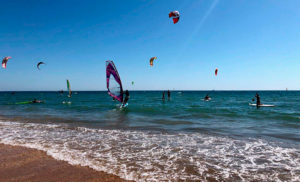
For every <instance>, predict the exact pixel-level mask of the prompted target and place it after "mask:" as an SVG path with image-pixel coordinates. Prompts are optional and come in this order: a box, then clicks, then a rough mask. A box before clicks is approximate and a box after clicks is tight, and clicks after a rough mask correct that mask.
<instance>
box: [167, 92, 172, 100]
mask: <svg viewBox="0 0 300 182" xmlns="http://www.w3.org/2000/svg"><path fill="white" fill-rule="evenodd" d="M170 99H171V92H170V90H168V100H170Z"/></svg>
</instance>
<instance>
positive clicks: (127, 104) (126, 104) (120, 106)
mask: <svg viewBox="0 0 300 182" xmlns="http://www.w3.org/2000/svg"><path fill="white" fill-rule="evenodd" d="M127 106H128V103H126V104H125V105H124V106H123V104H122V105H121V106H120V108H121V109H122V108H126V107H127Z"/></svg>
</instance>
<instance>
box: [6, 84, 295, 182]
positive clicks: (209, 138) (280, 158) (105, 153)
mask: <svg viewBox="0 0 300 182" xmlns="http://www.w3.org/2000/svg"><path fill="white" fill-rule="evenodd" d="M256 92H258V93H259V94H260V97H261V102H262V103H263V104H272V105H275V107H260V108H256V107H253V106H250V105H249V103H253V101H252V99H253V98H254V96H255V94H256ZM206 94H209V95H210V96H211V98H212V99H211V101H209V102H207V101H204V100H203V98H204V97H205V95H206ZM35 98H36V99H38V100H42V101H44V103H39V104H38V103H36V104H29V103H24V102H26V101H31V100H33V99H35ZM128 103H129V104H128V106H127V107H126V108H120V103H119V102H118V101H114V100H113V99H112V98H111V97H110V96H109V95H108V94H107V92H106V91H86V92H83V91H78V92H76V91H75V92H73V95H72V97H71V98H68V97H67V93H66V92H65V93H63V94H60V93H58V92H0V110H1V114H0V143H3V144H10V145H16V146H25V147H29V148H34V149H38V150H42V151H45V152H46V153H47V154H48V155H50V156H52V157H54V158H55V159H58V160H64V161H67V162H68V163H70V164H72V165H82V166H88V167H90V168H93V169H95V170H99V171H104V172H107V173H110V174H114V175H117V176H120V177H121V178H123V179H127V180H135V181H300V91H175V90H172V91H171V97H170V99H168V98H167V94H166V99H165V100H164V101H163V100H162V91H130V99H129V102H128Z"/></svg>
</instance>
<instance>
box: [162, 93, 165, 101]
mask: <svg viewBox="0 0 300 182" xmlns="http://www.w3.org/2000/svg"><path fill="white" fill-rule="evenodd" d="M162 100H163V101H165V91H163V94H162Z"/></svg>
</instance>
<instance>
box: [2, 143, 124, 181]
mask: <svg viewBox="0 0 300 182" xmlns="http://www.w3.org/2000/svg"><path fill="white" fill-rule="evenodd" d="M0 181H1V182H14V181H15V182H17V181H24V182H25V181H31V182H40V181H43V182H52V181H53V182H58V181H60V182H69V181H73V182H84V181H85V182H105V181H107V182H125V181H126V180H123V179H120V177H118V176H115V175H111V174H107V173H104V172H99V171H95V170H93V169H91V168H89V167H82V166H79V165H70V164H68V163H67V162H65V161H58V160H55V159H54V158H52V157H50V156H48V155H47V154H46V153H45V152H43V151H39V150H36V149H30V148H26V147H20V146H11V145H4V144H0Z"/></svg>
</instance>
